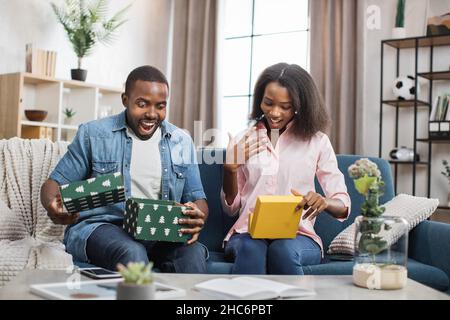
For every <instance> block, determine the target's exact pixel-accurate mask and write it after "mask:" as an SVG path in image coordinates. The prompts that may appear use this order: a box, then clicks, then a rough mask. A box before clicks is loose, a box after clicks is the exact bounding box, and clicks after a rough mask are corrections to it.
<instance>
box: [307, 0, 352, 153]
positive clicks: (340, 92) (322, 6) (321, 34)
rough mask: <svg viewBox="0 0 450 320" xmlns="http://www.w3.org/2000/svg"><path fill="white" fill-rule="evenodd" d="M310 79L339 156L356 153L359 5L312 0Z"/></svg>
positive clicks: (347, 0)
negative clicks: (329, 121)
mask: <svg viewBox="0 0 450 320" xmlns="http://www.w3.org/2000/svg"><path fill="white" fill-rule="evenodd" d="M310 17H311V18H310V19H311V30H310V31H311V39H312V40H311V45H310V50H311V67H310V70H311V75H312V77H313V78H314V80H315V81H316V84H317V86H318V88H319V90H320V92H321V93H322V95H323V97H324V100H325V104H326V106H327V109H328V111H329V113H330V116H331V119H332V127H331V129H330V130H331V131H330V132H328V134H329V135H330V140H331V142H332V144H333V147H334V148H335V151H336V153H349V154H354V153H355V151H356V150H355V149H356V135H357V132H356V126H357V121H356V119H357V115H356V112H357V108H356V101H357V100H356V69H357V68H356V65H357V50H356V48H357V46H356V45H357V34H356V33H357V1H356V0H312V1H310Z"/></svg>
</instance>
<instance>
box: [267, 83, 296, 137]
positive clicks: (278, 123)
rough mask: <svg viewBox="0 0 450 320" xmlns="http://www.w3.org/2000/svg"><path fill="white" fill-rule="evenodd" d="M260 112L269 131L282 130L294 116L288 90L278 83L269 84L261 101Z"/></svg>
mask: <svg viewBox="0 0 450 320" xmlns="http://www.w3.org/2000/svg"><path fill="white" fill-rule="evenodd" d="M261 110H262V112H263V113H264V117H265V118H266V121H267V124H268V126H269V128H270V129H271V130H282V129H284V128H285V127H286V125H287V124H288V123H289V122H290V121H291V120H292V118H293V117H294V114H295V110H294V107H293V105H292V99H291V97H290V95H289V92H288V90H287V89H286V88H285V87H283V86H281V85H280V84H279V83H278V82H270V83H269V84H268V85H267V86H266V88H265V90H264V96H263V98H262V101H261Z"/></svg>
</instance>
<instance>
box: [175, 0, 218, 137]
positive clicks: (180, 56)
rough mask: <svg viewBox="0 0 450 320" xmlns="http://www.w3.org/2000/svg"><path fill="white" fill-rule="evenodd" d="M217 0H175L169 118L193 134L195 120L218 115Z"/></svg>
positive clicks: (209, 120)
mask: <svg viewBox="0 0 450 320" xmlns="http://www.w3.org/2000/svg"><path fill="white" fill-rule="evenodd" d="M217 5H218V4H217V1H215V0H174V2H173V6H174V7H173V31H172V33H173V36H172V59H171V60H172V65H171V70H172V71H171V90H170V110H169V116H170V122H172V123H173V124H175V125H176V126H178V127H180V128H183V129H187V130H188V131H189V132H190V134H191V136H192V137H194V122H195V121H200V120H201V121H202V126H203V128H202V129H203V130H204V129H209V128H212V127H213V126H214V125H215V123H214V119H215V117H216V109H217V104H216V95H217V90H216V87H217V81H216V29H217Z"/></svg>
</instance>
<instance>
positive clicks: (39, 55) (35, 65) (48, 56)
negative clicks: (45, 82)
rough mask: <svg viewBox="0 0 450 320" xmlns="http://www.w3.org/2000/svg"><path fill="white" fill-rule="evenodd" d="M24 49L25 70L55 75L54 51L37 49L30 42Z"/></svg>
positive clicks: (55, 54)
mask: <svg viewBox="0 0 450 320" xmlns="http://www.w3.org/2000/svg"><path fill="white" fill-rule="evenodd" d="M25 51H26V58H25V59H26V72H29V73H33V74H37V75H43V76H47V77H54V76H55V69H56V57H57V53H56V51H48V50H42V49H37V48H35V47H34V45H33V44H31V43H28V44H27V45H26V46H25Z"/></svg>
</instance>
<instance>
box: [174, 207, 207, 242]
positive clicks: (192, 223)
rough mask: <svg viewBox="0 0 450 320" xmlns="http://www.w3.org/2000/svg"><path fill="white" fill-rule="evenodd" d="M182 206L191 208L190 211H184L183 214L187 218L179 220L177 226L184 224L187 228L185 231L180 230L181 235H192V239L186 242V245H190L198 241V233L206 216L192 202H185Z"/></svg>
mask: <svg viewBox="0 0 450 320" xmlns="http://www.w3.org/2000/svg"><path fill="white" fill-rule="evenodd" d="M184 205H185V206H188V207H191V208H192V210H186V211H184V214H185V215H186V216H188V217H187V218H186V219H179V220H178V224H185V225H187V226H188V228H186V229H180V232H181V233H183V234H192V238H191V239H190V240H189V241H188V242H187V244H192V243H194V242H195V241H197V240H198V237H199V235H200V231H201V230H202V229H203V226H204V225H205V218H206V215H205V214H204V213H203V212H202V211H201V210H200V209H199V207H198V206H197V205H196V204H195V203H193V202H187V203H185V204H184Z"/></svg>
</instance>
